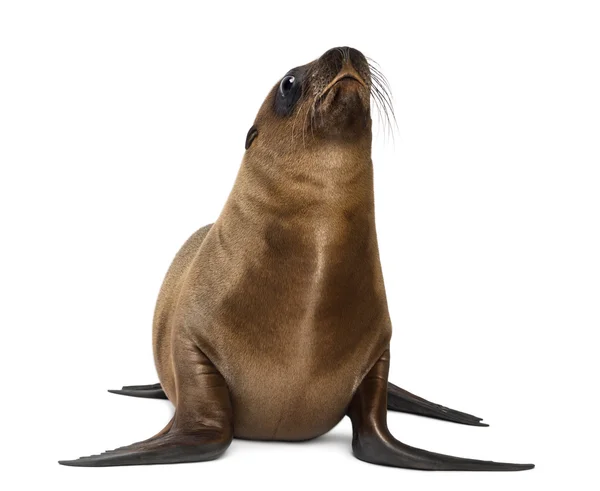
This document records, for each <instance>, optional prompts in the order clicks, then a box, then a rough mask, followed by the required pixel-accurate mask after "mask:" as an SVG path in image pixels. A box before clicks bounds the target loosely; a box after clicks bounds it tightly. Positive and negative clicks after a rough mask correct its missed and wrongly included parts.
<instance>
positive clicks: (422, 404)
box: [109, 382, 488, 426]
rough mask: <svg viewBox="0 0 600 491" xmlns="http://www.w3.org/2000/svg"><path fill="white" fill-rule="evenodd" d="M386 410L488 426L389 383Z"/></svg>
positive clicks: (146, 388)
mask: <svg viewBox="0 0 600 491" xmlns="http://www.w3.org/2000/svg"><path fill="white" fill-rule="evenodd" d="M109 392H111V393H113V394H120V395H124V396H131V397H145V398H148V399H166V398H167V396H166V394H165V393H164V391H163V390H162V387H161V386H160V384H151V385H126V386H124V387H123V388H122V389H121V390H109ZM387 408H388V409H389V410H390V411H400V412H403V413H411V414H418V415H420V416H426V417H428V418H436V419H443V420H445V421H452V422H454V423H461V424H465V425H472V426H488V425H487V424H485V423H482V422H481V418H478V417H476V416H471V415H470V414H467V413H463V412H460V411H456V410H454V409H449V408H447V407H444V406H440V405H439V404H434V403H433V402H429V401H426V400H425V399H423V398H421V397H419V396H416V395H414V394H411V393H410V392H408V391H406V390H404V389H401V388H400V387H398V386H396V385H394V384H392V383H390V382H388V384H387Z"/></svg>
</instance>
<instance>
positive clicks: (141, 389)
mask: <svg viewBox="0 0 600 491" xmlns="http://www.w3.org/2000/svg"><path fill="white" fill-rule="evenodd" d="M108 392H110V393H112V394H120V395H123V396H131V397H145V398H147V399H167V394H165V391H164V390H162V387H161V386H160V384H152V385H125V386H123V388H122V389H121V390H111V389H109V390H108Z"/></svg>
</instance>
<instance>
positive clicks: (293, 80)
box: [273, 67, 303, 117]
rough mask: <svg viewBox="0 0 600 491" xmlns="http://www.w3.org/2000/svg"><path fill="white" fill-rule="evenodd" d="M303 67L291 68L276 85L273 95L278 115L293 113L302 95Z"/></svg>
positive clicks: (274, 106)
mask: <svg viewBox="0 0 600 491" xmlns="http://www.w3.org/2000/svg"><path fill="white" fill-rule="evenodd" d="M302 80H303V76H302V67H300V68H294V69H293V70H290V71H289V72H288V73H287V75H286V76H285V77H283V78H282V79H281V82H279V86H277V85H276V86H275V87H274V88H276V92H275V95H274V97H273V108H274V109H275V114H277V115H278V116H282V117H285V116H289V115H290V114H292V111H293V110H294V107H295V106H296V103H297V102H298V101H299V100H300V97H302V85H303V83H302Z"/></svg>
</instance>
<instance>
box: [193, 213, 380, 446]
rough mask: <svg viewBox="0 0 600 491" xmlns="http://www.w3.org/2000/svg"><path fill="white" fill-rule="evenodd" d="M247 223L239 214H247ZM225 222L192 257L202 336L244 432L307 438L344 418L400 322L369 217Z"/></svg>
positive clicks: (197, 327)
mask: <svg viewBox="0 0 600 491" xmlns="http://www.w3.org/2000/svg"><path fill="white" fill-rule="evenodd" d="M238 218H239V217H238ZM301 222H302V223H310V224H311V226H310V228H303V226H302V224H301V223H297V222H296V221H295V220H293V219H290V220H287V221H279V220H277V221H272V222H270V223H268V225H267V226H264V227H259V228H256V229H254V228H253V227H252V226H248V224H246V226H245V227H244V228H243V230H244V234H239V233H237V232H236V226H235V223H236V219H234V217H232V216H230V217H229V219H228V220H223V221H221V220H220V221H217V223H215V225H214V226H213V228H212V229H211V231H210V232H209V234H208V235H207V237H206V239H205V240H204V242H203V244H202V247H201V249H200V251H199V253H198V255H197V256H196V258H195V260H194V264H193V265H192V268H191V274H190V275H188V281H193V282H194V283H195V286H194V288H184V290H185V291H191V292H195V295H194V298H193V299H190V300H191V302H192V304H193V306H194V315H193V318H194V319H195V326H194V328H193V329H191V331H192V333H193V336H194V337H195V339H194V341H195V342H196V343H197V345H198V346H199V347H200V348H201V349H202V351H203V352H204V353H205V354H206V355H207V356H208V357H209V358H210V359H211V361H212V362H213V363H214V364H215V366H216V367H217V369H218V370H219V371H220V372H221V374H222V375H223V377H224V378H225V380H226V381H227V384H228V386H229V390H230V394H231V398H232V404H233V409H234V411H233V412H234V418H235V421H234V431H235V434H236V436H238V437H242V438H253V439H280V440H303V439H308V438H313V437H316V436H319V435H321V434H323V433H325V432H327V431H329V430H330V429H331V428H333V426H335V425H336V424H337V423H338V422H339V420H340V419H341V418H342V417H343V416H344V413H345V409H346V407H347V405H348V404H349V402H350V399H351V397H352V395H353V393H354V391H355V389H356V388H357V387H358V384H359V383H360V381H361V380H362V378H363V377H364V375H365V374H366V372H367V371H368V370H369V369H370V368H371V366H372V365H373V364H374V362H375V361H376V359H377V357H378V356H379V355H380V354H381V352H382V351H383V350H384V349H385V346H386V345H387V343H388V342H389V338H390V334H391V332H390V322H389V316H388V313H387V305H386V300H385V292H384V288H383V280H382V277H381V269H380V265H379V257H378V253H377V243H376V238H375V233H374V230H371V229H370V225H369V224H370V221H369V220H368V217H364V216H360V215H359V214H353V213H346V214H342V216H341V218H340V217H336V219H335V220H330V219H325V218H318V217H316V218H315V217H312V218H311V219H310V220H302V221H301Z"/></svg>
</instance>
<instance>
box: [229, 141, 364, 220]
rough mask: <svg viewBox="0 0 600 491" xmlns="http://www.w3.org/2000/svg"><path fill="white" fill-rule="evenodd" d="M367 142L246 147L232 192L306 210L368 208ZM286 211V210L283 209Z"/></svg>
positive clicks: (269, 204) (259, 200)
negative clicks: (247, 148) (283, 146)
mask: <svg viewBox="0 0 600 491" xmlns="http://www.w3.org/2000/svg"><path fill="white" fill-rule="evenodd" d="M368 143H369V144H364V145H359V144H357V143H356V142H351V143H350V142H346V141H342V140H333V141H321V142H319V144H318V145H310V146H307V147H303V146H302V145H300V144H299V145H297V146H295V147H286V148H282V147H281V146H279V147H277V148H276V149H273V147H270V148H264V147H262V146H258V145H257V146H256V148H254V149H252V151H251V152H250V151H249V152H246V155H245V156H244V159H243V161H242V165H241V168H240V172H239V175H238V179H237V180H236V183H235V185H234V189H233V192H234V193H235V194H236V195H238V196H239V197H240V199H244V201H246V200H248V201H250V202H257V203H263V204H265V205H266V206H272V207H274V208H275V207H277V209H279V210H290V209H295V210H297V211H298V212H299V213H307V212H309V211H310V210H311V209H316V208H322V209H323V210H329V211H331V212H334V211H337V212H343V211H344V210H348V209H355V208H356V207H357V206H362V207H365V208H369V209H370V208H372V205H373V173H372V161H371V149H370V141H369V142H368ZM283 214H284V215H285V211H284V212H283Z"/></svg>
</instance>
